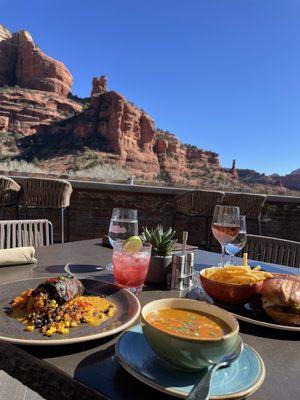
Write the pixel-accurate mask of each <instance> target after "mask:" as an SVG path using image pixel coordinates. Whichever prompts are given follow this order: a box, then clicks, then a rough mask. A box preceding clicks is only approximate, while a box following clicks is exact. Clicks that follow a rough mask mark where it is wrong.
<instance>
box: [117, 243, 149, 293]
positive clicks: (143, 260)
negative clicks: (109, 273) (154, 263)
mask: <svg viewBox="0 0 300 400" xmlns="http://www.w3.org/2000/svg"><path fill="white" fill-rule="evenodd" d="M150 257H151V245H148V244H144V245H143V247H142V248H141V250H140V251H137V252H134V253H130V252H126V251H124V249H123V245H122V243H115V244H114V251H113V264H114V277H115V282H116V284H117V285H120V286H122V287H125V288H128V289H133V291H135V292H139V291H141V289H142V287H143V285H144V283H145V280H146V276H147V273H148V268H149V263H150Z"/></svg>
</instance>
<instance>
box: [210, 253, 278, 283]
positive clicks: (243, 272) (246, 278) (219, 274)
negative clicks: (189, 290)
mask: <svg viewBox="0 0 300 400" xmlns="http://www.w3.org/2000/svg"><path fill="white" fill-rule="evenodd" d="M245 254H246V253H245ZM245 259H246V257H245ZM243 260H244V257H243ZM204 276H205V277H206V278H208V279H210V280H214V281H217V282H223V283H231V284H236V285H245V284H255V283H257V282H260V281H263V280H265V279H268V278H272V277H273V275H272V274H271V273H270V272H266V271H262V270H261V267H260V266H257V267H255V268H253V269H251V268H250V267H249V266H248V265H243V266H233V265H229V266H225V267H212V268H208V269H207V270H206V271H205V275H204Z"/></svg>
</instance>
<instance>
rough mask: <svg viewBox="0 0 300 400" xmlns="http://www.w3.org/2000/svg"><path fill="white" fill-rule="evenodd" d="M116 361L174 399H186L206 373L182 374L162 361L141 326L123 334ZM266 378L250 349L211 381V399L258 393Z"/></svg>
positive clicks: (240, 396) (245, 348) (237, 397)
mask: <svg viewBox="0 0 300 400" xmlns="http://www.w3.org/2000/svg"><path fill="white" fill-rule="evenodd" d="M116 357H117V360H118V361H119V363H120V364H121V365H122V367H123V368H124V369H125V370H126V371H127V372H129V373H130V374H131V375H133V376H134V377H135V378H137V379H139V380H140V381H142V382H144V383H145V384H147V385H149V386H152V387H153V388H155V389H157V390H160V391H162V392H164V393H168V394H171V395H173V396H177V397H181V398H185V397H186V396H187V395H188V394H189V393H190V391H191V390H192V389H193V387H194V385H195V383H197V382H198V381H199V380H200V379H201V375H202V374H203V373H204V372H205V371H203V372H184V371H179V370H176V369H174V368H172V367H171V366H169V365H168V364H167V363H165V362H164V361H163V360H161V359H160V358H159V357H158V356H157V355H156V354H155V353H154V352H153V350H152V349H151V347H150V346H149V345H148V343H147V341H146V339H145V337H144V335H143V331H142V328H141V326H140V325H136V326H134V327H133V328H131V329H130V330H128V331H126V332H124V333H123V334H122V335H121V337H120V338H119V340H118V342H117V344H116ZM264 378H265V366H264V363H263V361H262V359H261V357H260V356H259V354H258V353H257V352H256V351H255V350H254V349H252V348H251V347H250V346H248V345H244V350H243V352H242V354H241V355H240V357H239V358H238V359H237V360H236V361H234V362H233V363H232V364H231V365H230V366H229V367H227V368H223V369H220V370H218V371H217V372H215V373H214V375H213V377H212V384H211V391H210V399H215V400H217V399H218V400H220V399H222V400H223V399H241V398H244V397H246V396H248V395H249V394H251V393H253V392H255V391H256V390H257V389H258V388H259V387H260V386H261V384H262V383H263V381H264Z"/></svg>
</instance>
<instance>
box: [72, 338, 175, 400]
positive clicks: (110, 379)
mask: <svg viewBox="0 0 300 400" xmlns="http://www.w3.org/2000/svg"><path fill="white" fill-rule="evenodd" d="M74 379H76V380H78V381H79V382H81V383H83V384H85V385H87V386H89V387H91V388H93V389H95V390H97V391H99V392H100V393H101V394H103V395H105V396H107V397H109V398H114V399H115V398H117V399H120V400H123V399H124V400H125V399H126V400H128V399H130V400H140V399H141V398H144V399H148V398H155V400H163V399H166V395H164V394H162V393H160V392H158V391H156V390H154V389H151V388H150V387H149V386H147V385H145V384H143V383H141V382H140V381H139V380H137V379H135V378H134V377H132V376H131V375H130V374H129V373H127V372H126V371H125V370H124V369H123V368H122V367H121V366H120V365H119V363H118V362H117V360H116V358H115V346H114V345H112V346H110V347H109V348H107V349H106V350H102V351H98V352H96V353H93V354H91V355H90V356H88V357H86V358H85V359H83V360H82V361H81V362H80V363H79V364H78V366H77V367H76V369H75V372H74ZM167 398H170V399H172V398H173V397H172V396H167Z"/></svg>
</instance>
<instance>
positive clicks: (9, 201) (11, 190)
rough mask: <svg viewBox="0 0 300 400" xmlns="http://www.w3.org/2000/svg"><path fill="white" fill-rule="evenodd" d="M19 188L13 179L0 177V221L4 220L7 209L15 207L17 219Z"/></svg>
mask: <svg viewBox="0 0 300 400" xmlns="http://www.w3.org/2000/svg"><path fill="white" fill-rule="evenodd" d="M20 189H21V188H20V186H19V185H18V184H17V182H15V181H14V180H13V179H11V178H8V177H6V176H0V208H1V211H2V219H5V210H6V209H7V208H9V207H16V210H17V217H18V218H19V207H18V200H19V193H20Z"/></svg>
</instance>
